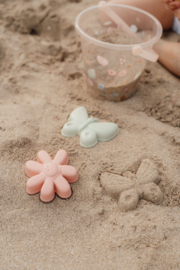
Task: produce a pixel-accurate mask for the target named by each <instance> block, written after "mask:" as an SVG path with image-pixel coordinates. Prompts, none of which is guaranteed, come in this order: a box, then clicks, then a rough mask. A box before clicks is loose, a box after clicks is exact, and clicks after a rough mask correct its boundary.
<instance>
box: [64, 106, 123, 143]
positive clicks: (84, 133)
mask: <svg viewBox="0 0 180 270" xmlns="http://www.w3.org/2000/svg"><path fill="white" fill-rule="evenodd" d="M118 132H119V128H118V125H117V124H114V123H109V122H102V123H99V122H98V119H97V118H93V117H90V118H89V116H88V113H87V110H86V109H85V108H84V107H79V108H77V109H75V110H74V111H73V112H72V113H71V114H70V116H69V118H68V122H67V123H66V124H65V125H64V126H63V128H62V129H61V134H62V135H63V136H64V137H74V136H75V135H79V136H80V145H81V146H83V147H85V148H90V147H93V146H95V145H96V144H97V143H98V141H103V142H106V141H108V140H111V139H113V138H114V137H115V136H116V135H117V134H118Z"/></svg>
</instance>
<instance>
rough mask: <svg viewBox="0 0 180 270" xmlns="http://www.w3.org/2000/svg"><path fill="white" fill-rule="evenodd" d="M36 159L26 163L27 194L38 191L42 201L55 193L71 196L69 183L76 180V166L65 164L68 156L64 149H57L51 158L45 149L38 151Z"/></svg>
mask: <svg viewBox="0 0 180 270" xmlns="http://www.w3.org/2000/svg"><path fill="white" fill-rule="evenodd" d="M37 160H38V162H36V161H33V160H30V161H28V162H27V163H26V166H25V172H26V174H27V176H29V177H30V178H29V179H28V181H27V184H26V191H27V193H28V194H36V193H38V192H40V199H41V200H42V201H43V202H50V201H52V200H53V198H54V196H55V193H57V195H58V196H59V197H61V198H64V199H66V198H69V197H70V196H71V193H72V191H71V187H70V185H69V183H74V182H76V181H77V180H78V174H77V170H76V168H74V167H72V166H69V165H67V164H68V161H69V158H68V154H67V152H66V151H65V150H62V149H61V150H59V151H58V152H57V154H56V156H55V158H54V159H53V160H52V158H51V157H50V155H49V154H48V153H47V152H46V151H43V150H42V151H40V152H39V153H38V155H37Z"/></svg>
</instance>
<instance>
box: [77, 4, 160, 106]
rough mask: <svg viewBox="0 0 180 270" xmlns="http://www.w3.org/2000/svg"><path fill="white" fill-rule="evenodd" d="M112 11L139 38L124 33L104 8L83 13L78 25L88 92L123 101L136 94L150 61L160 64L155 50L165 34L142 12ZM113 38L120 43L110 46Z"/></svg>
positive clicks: (116, 8)
mask: <svg viewBox="0 0 180 270" xmlns="http://www.w3.org/2000/svg"><path fill="white" fill-rule="evenodd" d="M108 8H110V9H111V10H112V11H113V12H115V13H116V14H117V15H118V17H120V18H121V19H122V20H123V21H124V22H125V24H127V25H128V27H130V29H131V31H132V34H133V35H134V34H135V35H136V37H138V38H137V39H132V37H131V35H128V34H127V33H124V32H123V30H122V29H121V27H119V25H117V24H116V23H115V21H113V19H112V18H110V17H109V16H108V15H107V14H105V12H104V11H103V10H102V9H101V8H100V6H94V7H91V8H88V9H86V10H84V11H83V12H81V13H80V14H79V15H78V17H77V19H76V23H75V25H76V30H77V32H78V33H79V35H80V36H81V45H82V53H83V61H84V75H85V78H86V82H87V89H88V92H89V93H90V94H91V95H92V96H93V97H95V98H101V99H107V100H112V101H123V100H126V99H127V98H129V97H130V96H132V95H133V93H134V92H135V91H136V88H137V85H138V82H139V81H140V78H141V74H142V72H143V70H144V68H145V66H146V63H147V59H148V60H151V61H153V62H155V61H157V59H158V57H156V55H155V54H154V52H153V51H152V47H153V45H154V44H155V43H156V42H157V41H158V40H159V39H160V37H161V35H162V26H161V24H160V22H159V21H158V20H157V19H156V18H155V17H154V16H152V15H151V14H149V13H147V12H145V11H143V10H141V9H137V8H134V7H130V6H125V5H108ZM111 17H112V16H111ZM112 35H115V36H116V35H118V38H120V40H118V44H116V42H115V43H113V42H112V40H110V42H111V43H109V41H108V39H109V38H110V39H111V37H112ZM151 56H152V57H151Z"/></svg>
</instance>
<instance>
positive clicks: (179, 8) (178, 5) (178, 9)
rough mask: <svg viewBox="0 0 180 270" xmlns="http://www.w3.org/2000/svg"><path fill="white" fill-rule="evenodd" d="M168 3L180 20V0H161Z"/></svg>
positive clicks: (168, 6) (167, 5)
mask: <svg viewBox="0 0 180 270" xmlns="http://www.w3.org/2000/svg"><path fill="white" fill-rule="evenodd" d="M161 2H163V3H165V4H166V7H167V8H168V9H170V10H172V12H173V13H174V15H175V16H176V17H177V18H178V19H179V20H180V2H178V1H174V0H161Z"/></svg>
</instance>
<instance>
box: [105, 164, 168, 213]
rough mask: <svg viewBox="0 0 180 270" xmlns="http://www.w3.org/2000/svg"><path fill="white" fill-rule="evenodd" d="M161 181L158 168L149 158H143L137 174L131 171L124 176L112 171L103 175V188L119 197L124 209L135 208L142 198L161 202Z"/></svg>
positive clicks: (120, 204) (120, 205) (156, 202)
mask: <svg viewBox="0 0 180 270" xmlns="http://www.w3.org/2000/svg"><path fill="white" fill-rule="evenodd" d="M159 181H160V177H159V174H158V171H157V168H156V166H155V164H154V163H153V162H152V161H151V160H149V159H144V160H143V162H142V164H141V165H140V167H139V169H138V171H137V173H136V175H135V174H133V173H131V172H126V173H125V174H124V175H123V176H121V175H117V174H112V173H103V174H102V175H101V184H102V186H103V188H104V189H105V190H106V192H107V193H108V194H109V195H110V196H112V197H114V198H118V199H119V200H118V204H119V207H120V208H121V210H124V211H129V210H133V209H135V208H136V207H137V205H138V202H139V200H140V199H144V200H146V201H149V202H152V203H155V204H160V203H161V202H162V201H163V194H162V192H161V190H160V188H159V187H158V186H157V185H156V184H158V182H159Z"/></svg>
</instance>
